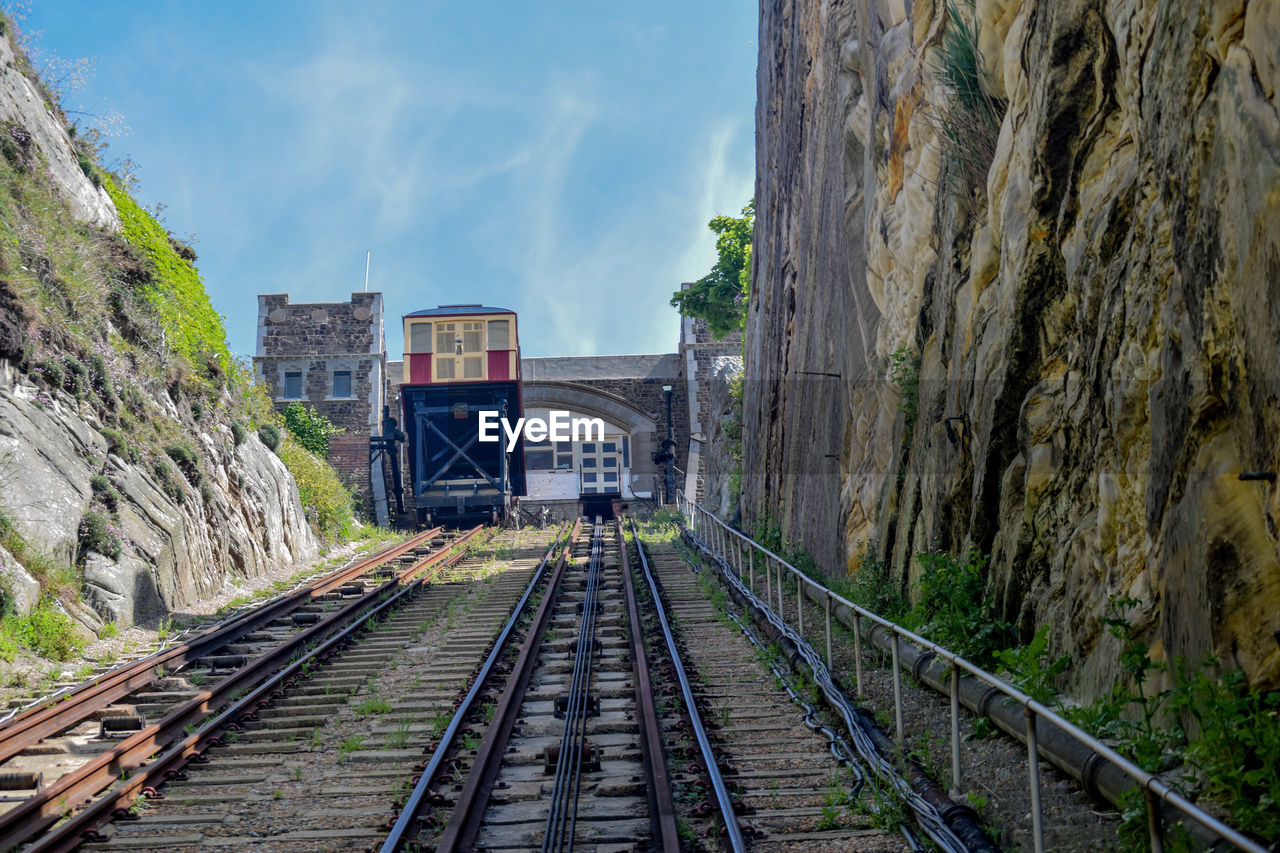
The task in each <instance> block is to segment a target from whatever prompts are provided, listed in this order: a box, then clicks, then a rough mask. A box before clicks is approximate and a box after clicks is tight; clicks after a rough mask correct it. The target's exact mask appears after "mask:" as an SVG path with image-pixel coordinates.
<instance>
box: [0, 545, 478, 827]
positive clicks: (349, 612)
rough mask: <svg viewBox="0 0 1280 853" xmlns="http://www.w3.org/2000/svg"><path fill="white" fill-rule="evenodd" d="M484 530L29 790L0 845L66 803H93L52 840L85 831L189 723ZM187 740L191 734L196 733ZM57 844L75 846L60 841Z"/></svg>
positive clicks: (2, 819)
mask: <svg viewBox="0 0 1280 853" xmlns="http://www.w3.org/2000/svg"><path fill="white" fill-rule="evenodd" d="M483 530H484V528H483V527H481V526H477V527H474V528H472V529H471V530H469V531H467V532H466V533H464V534H463V535H462V536H460V537H459V538H458V539H456V540H454V541H453V542H452V543H450V546H449V548H447V549H443V550H440V551H437V552H435V553H433V554H431V555H429V556H427V557H424V558H423V559H422V560H419V561H418V562H417V563H415V564H413V565H412V566H410V567H409V568H407V569H404V570H402V571H400V572H398V573H397V575H396V577H394V578H392V579H390V580H388V581H386V582H385V583H383V584H381V585H379V586H376V587H373V588H372V589H370V590H369V591H368V592H367V593H365V594H364V595H362V596H361V597H360V598H358V599H356V600H354V601H352V602H351V603H349V604H347V605H346V606H344V607H343V608H342V609H340V610H338V611H337V612H336V613H335V614H334V615H333V616H331V617H330V618H328V619H325V620H323V621H321V622H318V623H317V624H315V625H313V626H311V627H310V628H308V629H307V630H305V631H302V632H300V633H298V634H296V635H294V636H293V637H291V638H290V639H289V640H287V641H286V642H284V643H282V644H281V645H279V646H277V647H276V648H274V649H272V650H270V651H268V652H267V653H265V654H263V655H262V656H261V657H259V658H257V659H255V660H253V661H251V662H250V663H249V665H248V666H245V667H242V668H241V669H238V670H236V671H235V672H233V673H231V674H230V675H229V676H227V677H226V678H225V679H224V680H222V681H221V682H219V683H218V684H217V685H215V686H213V687H211V688H209V689H208V690H205V691H203V692H201V693H200V694H198V695H197V696H195V697H193V698H191V699H189V700H188V701H186V702H184V703H183V704H181V705H179V706H177V707H175V708H174V709H172V710H171V711H170V712H169V713H168V714H166V715H165V716H164V717H163V718H161V719H160V720H159V721H157V722H155V723H152V724H151V725H149V726H147V727H145V728H143V729H142V730H141V731H139V732H137V733H135V734H133V735H131V736H130V737H128V738H126V739H125V740H123V741H121V742H120V743H119V744H118V745H117V746H116V747H115V748H114V749H111V750H110V751H108V752H105V753H103V754H101V755H99V756H97V757H96V758H94V759H93V760H91V761H89V762H87V763H85V764H83V765H81V766H80V767H78V768H76V769H75V770H74V771H72V772H71V773H68V774H66V775H65V776H63V777H61V778H60V779H58V780H57V781H56V782H54V783H53V784H52V785H50V786H48V787H47V788H44V789H43V790H41V791H39V792H37V793H36V794H34V795H33V796H31V797H28V798H27V799H26V800H24V801H23V802H22V803H20V804H19V805H18V806H16V807H15V808H13V809H11V810H10V811H7V812H5V813H3V814H0V850H9V849H11V848H13V847H15V846H16V845H18V844H20V843H22V842H24V841H27V840H29V839H31V838H33V837H34V836H36V835H37V834H39V833H40V832H41V831H42V830H44V829H45V828H46V827H48V826H49V825H50V824H52V823H54V822H55V821H57V820H58V819H59V818H60V817H61V816H62V815H63V814H64V813H66V812H67V811H68V810H71V809H74V808H76V807H77V806H78V805H81V804H83V803H89V805H88V806H87V807H86V808H85V809H84V810H83V811H81V812H80V813H79V814H77V815H75V816H74V817H72V818H71V819H70V820H69V821H67V822H66V823H65V824H63V826H60V827H58V828H57V829H56V830H55V831H54V833H53V834H52V835H51V836H46V839H47V838H50V837H53V838H57V839H66V838H67V832H68V831H72V830H67V829H65V827H68V826H70V827H73V828H74V831H75V832H79V831H81V830H83V829H84V828H86V827H87V826H88V823H89V822H90V821H92V820H94V819H96V818H97V817H100V816H101V811H102V809H103V808H111V807H113V806H114V804H115V803H117V802H119V801H120V800H121V799H123V798H125V797H128V796H131V795H132V792H133V791H136V790H138V789H140V788H142V787H144V786H145V785H146V784H148V783H149V782H151V781H154V780H155V778H156V777H158V775H159V774H160V773H161V772H162V771H163V770H164V769H166V768H164V767H162V766H160V765H159V764H158V763H157V762H154V761H149V759H150V758H151V756H153V755H155V754H156V753H157V752H159V751H161V750H165V749H167V748H168V747H169V745H170V744H172V743H174V742H175V741H177V740H179V739H180V738H181V737H182V735H183V734H184V733H185V732H184V728H185V727H186V726H187V725H190V724H196V725H201V726H202V728H201V731H204V730H205V729H204V727H203V724H204V721H205V720H206V718H207V717H208V715H209V714H211V713H216V712H218V710H219V709H220V708H222V706H223V705H225V704H227V703H228V702H236V700H235V697H234V694H235V693H237V692H240V691H246V690H252V689H253V688H254V687H255V686H256V685H258V684H259V683H261V682H262V681H263V680H265V679H268V678H270V673H271V671H272V669H273V668H274V667H278V666H286V665H289V668H290V671H293V667H292V666H291V665H290V660H291V658H293V656H295V655H297V656H299V657H301V656H303V655H305V654H306V652H307V647H308V646H309V645H311V644H313V643H321V642H323V641H324V640H325V638H327V637H328V636H329V635H330V634H331V633H332V632H334V631H336V630H339V629H340V628H341V626H342V625H343V624H344V623H345V622H347V621H348V620H352V619H353V618H354V621H355V625H359V624H361V623H362V622H363V621H364V619H365V618H367V616H368V615H369V614H368V612H367V611H368V609H369V608H368V606H369V604H371V603H374V602H377V601H378V600H379V599H380V598H381V596H382V595H383V594H384V593H386V592H389V591H391V590H392V589H393V588H395V587H398V586H401V585H402V584H403V583H404V582H405V581H406V580H407V579H409V578H411V577H412V576H414V575H416V574H418V573H420V572H422V571H424V570H426V569H430V568H433V567H436V566H437V564H440V563H442V562H445V561H447V560H449V559H450V558H455V557H456V559H454V560H453V562H457V560H460V559H461V558H462V556H464V555H465V551H461V550H459V546H461V545H464V544H466V543H468V542H470V541H471V540H473V539H475V538H476V537H478V536H479V535H480V533H481V532H482V531H483ZM374 609H375V610H380V607H377V606H375V608H374ZM326 647H328V644H326ZM255 695H256V692H255ZM236 707H242V705H241V703H238V702H237V703H236ZM187 740H188V741H189V740H190V738H188V739H187ZM193 751H194V750H193ZM144 765H145V766H144ZM138 768H141V769H140V770H139V769H138ZM130 770H133V771H134V772H133V774H132V775H131V776H129V777H128V778H127V779H126V780H125V781H124V783H123V784H122V785H121V786H120V787H119V788H117V789H116V790H114V791H112V792H110V793H109V794H108V795H107V796H106V797H101V798H99V799H97V800H96V801H92V802H90V801H91V800H92V798H93V797H94V795H96V794H97V793H98V792H99V791H101V790H103V789H104V788H106V787H107V786H109V785H110V784H111V783H112V782H114V781H116V780H117V779H120V778H121V777H122V775H123V774H126V773H128V772H129V771H130ZM105 803H110V804H111V805H104V804H105ZM71 840H72V842H73V843H71V845H70V846H75V844H78V843H79V839H78V837H77V838H73V839H71ZM29 849H30V850H37V849H40V850H44V849H53V848H49V847H47V846H46V841H45V839H41V840H40V841H38V842H37V844H36V845H35V846H33V847H31V848H29ZM57 849H70V848H69V847H66V848H62V847H60V848H57Z"/></svg>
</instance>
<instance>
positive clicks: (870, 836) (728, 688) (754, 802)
mask: <svg viewBox="0 0 1280 853" xmlns="http://www.w3.org/2000/svg"><path fill="white" fill-rule="evenodd" d="M641 547H643V549H644V550H645V552H646V553H645V554H644V558H643V559H637V560H636V561H633V562H634V563H635V564H636V565H637V568H639V569H641V570H642V571H647V572H649V573H651V575H652V579H653V581H654V584H655V588H656V589H657V590H658V591H659V595H660V597H661V600H662V601H663V603H664V606H665V608H666V610H667V613H668V615H669V617H670V618H671V620H672V621H673V622H674V623H675V624H676V625H677V626H678V636H679V646H680V647H681V648H682V649H683V650H684V651H683V657H684V658H685V665H686V667H687V669H688V676H689V681H690V682H691V687H692V694H693V701H694V703H695V704H696V707H697V709H698V711H699V713H700V716H701V718H702V721H703V724H704V725H705V726H706V728H707V729H708V733H709V737H710V740H711V744H712V749H713V750H714V755H715V757H716V761H717V762H718V763H719V766H720V768H721V776H722V778H723V780H724V783H725V787H726V788H727V789H728V791H729V792H730V793H731V797H732V801H733V806H732V812H733V813H734V819H735V821H736V823H737V826H738V829H739V831H740V833H741V835H742V836H743V838H744V842H743V844H744V846H746V847H748V848H749V849H752V850H762V851H783V850H851V851H852V850H858V851H898V850H907V849H910V848H909V846H908V845H907V844H906V843H905V841H904V839H903V836H902V835H901V834H900V833H898V832H895V831H893V830H889V829H886V828H883V827H877V826H875V825H874V824H875V823H876V818H875V817H874V816H873V813H874V811H875V810H876V808H877V807H878V806H877V803H876V801H875V799H874V798H873V795H872V793H871V791H870V790H867V789H866V788H865V787H864V786H862V785H860V784H858V782H857V781H856V775H855V774H853V773H851V772H850V769H849V767H848V766H847V765H846V764H844V763H842V762H841V761H840V760H838V759H837V757H836V755H835V751H834V750H833V745H832V741H831V739H830V738H828V737H827V736H825V735H824V734H823V733H822V732H821V731H819V730H815V729H814V728H811V727H809V726H806V725H805V724H803V723H802V722H801V717H802V716H803V715H805V714H809V713H811V712H812V711H813V708H812V706H811V705H808V704H807V703H803V704H802V703H801V702H802V697H801V696H799V695H797V696H794V697H793V695H792V694H798V693H799V691H797V690H795V689H794V688H792V690H791V692H789V691H788V689H787V687H786V685H785V684H784V683H782V682H781V680H780V676H781V672H780V670H778V669H777V668H776V667H773V666H772V665H771V662H770V660H769V656H768V653H767V651H765V650H764V649H762V647H761V646H759V645H756V644H753V643H752V641H751V640H749V639H748V637H747V635H746V634H745V633H744V631H743V629H742V626H741V625H740V624H738V623H735V622H733V621H731V620H729V619H727V618H726V617H725V616H724V615H723V610H722V608H724V607H725V606H726V605H727V602H725V601H723V600H721V599H719V598H718V597H716V596H714V594H713V593H712V592H711V591H709V590H708V589H707V588H706V587H704V585H703V583H702V582H701V581H700V579H699V576H698V575H697V574H696V573H695V572H694V571H693V569H692V568H691V567H690V566H689V564H688V563H687V562H686V561H685V559H684V558H683V557H682V556H681V555H680V553H679V552H678V551H677V550H676V548H675V547H674V546H672V545H670V544H668V543H657V544H651V545H644V546H641ZM680 696H681V694H680V693H677V692H675V691H674V690H671V691H669V692H668V693H667V696H666V700H667V701H668V702H673V701H680V700H679V699H678V697H680ZM797 700H801V702H798V701H797ZM681 722H682V721H681V720H678V719H677V720H672V719H670V718H668V724H667V726H666V728H665V730H664V736H665V738H666V739H667V742H668V751H669V752H673V753H674V752H679V751H682V750H686V749H687V748H686V742H687V741H688V726H687V725H681V724H680V723H681ZM703 766H705V764H704V765H703ZM700 769H701V768H700V767H696V766H693V765H690V766H688V767H687V768H686V769H685V771H684V772H682V773H681V774H680V775H679V776H677V777H676V779H675V780H674V781H676V783H677V784H678V785H679V786H680V788H681V790H682V793H683V794H684V796H683V797H682V801H683V802H684V803H685V806H684V807H683V809H682V811H683V817H684V819H685V821H686V824H687V825H689V826H693V827H696V828H697V830H696V832H694V833H693V834H695V835H699V836H704V837H706V836H716V835H718V834H722V832H723V830H722V828H721V826H716V825H713V824H712V821H711V815H710V812H711V806H712V804H713V802H714V797H713V792H712V791H711V790H710V789H709V786H708V785H707V784H706V783H705V782H704V781H703V780H702V778H701V777H700V773H699V772H697V771H699V770H700ZM691 770H692V771H695V772H689V771H691ZM720 821H721V822H722V821H723V813H722V814H721V815H720Z"/></svg>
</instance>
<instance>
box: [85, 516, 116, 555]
mask: <svg viewBox="0 0 1280 853" xmlns="http://www.w3.org/2000/svg"><path fill="white" fill-rule="evenodd" d="M90 551H93V552H94V553H96V554H101V555H103V556H104V557H110V558H111V559H113V560H119V559H120V553H121V545H120V537H119V536H117V535H116V529H115V527H114V525H112V523H111V520H110V519H109V518H107V517H106V516H105V515H103V514H102V513H100V512H97V511H95V510H89V511H88V512H86V513H85V514H84V518H82V519H81V520H80V561H81V562H83V561H84V556H85V555H86V554H88V553H89V552H90Z"/></svg>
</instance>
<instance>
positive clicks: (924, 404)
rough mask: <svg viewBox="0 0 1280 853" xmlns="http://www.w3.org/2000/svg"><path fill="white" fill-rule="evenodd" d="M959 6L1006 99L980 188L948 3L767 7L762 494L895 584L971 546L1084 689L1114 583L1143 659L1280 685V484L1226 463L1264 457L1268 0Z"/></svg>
mask: <svg viewBox="0 0 1280 853" xmlns="http://www.w3.org/2000/svg"><path fill="white" fill-rule="evenodd" d="M968 9H969V7H968V6H966V5H965V4H963V3H962V4H959V10H960V13H961V15H962V17H964V18H965V19H966V20H968V21H969V23H970V26H972V27H973V30H974V32H975V35H976V41H977V44H978V47H979V49H980V55H979V63H980V65H981V69H982V73H983V76H984V79H985V80H986V83H987V88H988V90H989V91H990V92H991V93H992V94H993V95H994V96H997V97H1003V98H1006V99H1007V108H1006V109H1005V110H1004V113H1003V119H1002V121H1001V122H1000V125H999V130H998V137H997V138H996V139H995V140H994V145H993V148H994V153H993V155H990V156H989V161H988V160H984V162H983V163H982V170H981V171H982V173H983V174H984V177H985V185H981V182H979V184H980V185H979V186H976V187H969V186H965V185H964V184H963V181H959V180H957V177H958V176H959V173H960V172H962V171H963V170H961V169H960V168H958V166H959V163H958V158H957V152H956V149H955V146H954V145H952V144H949V143H948V141H947V139H946V133H945V127H946V121H945V117H946V116H948V115H949V113H948V110H949V109H951V107H950V106H949V104H950V103H951V102H952V100H953V99H954V98H955V94H954V92H952V91H950V90H949V89H948V87H946V86H945V85H943V83H942V79H943V75H942V74H941V72H940V69H941V67H942V65H943V64H944V62H945V60H944V59H943V57H942V45H943V41H944V38H945V37H946V35H945V34H946V32H947V28H948V27H950V26H954V22H949V15H948V11H947V6H946V4H945V3H944V2H943V0H917V2H914V3H912V2H910V0H854V2H844V3H839V2H813V3H809V2H787V0H766V1H765V2H764V3H763V4H762V19H761V38H760V45H761V56H760V64H759V71H758V74H759V100H758V107H757V110H758V112H757V139H758V146H759V147H758V157H757V197H756V209H757V226H756V234H755V259H756V267H755V271H754V280H753V293H752V299H751V305H750V313H749V316H748V329H747V365H748V366H747V369H748V377H747V378H748V381H747V391H746V433H745V444H744V504H745V508H746V512H747V518H748V522H751V521H753V520H756V519H760V518H763V517H764V516H766V515H772V516H775V517H779V516H780V520H781V521H782V523H783V527H784V531H786V532H787V534H788V535H789V536H790V537H791V538H792V539H794V540H796V541H798V542H800V543H801V544H803V545H804V546H805V547H806V548H807V549H808V550H809V551H810V552H811V553H812V554H814V555H815V557H817V558H818V559H819V561H820V562H821V563H824V564H826V565H839V564H840V562H841V561H850V559H851V555H852V554H854V553H856V551H857V550H858V549H859V547H860V546H861V544H862V543H863V542H866V541H868V540H870V541H873V542H874V543H876V548H877V549H879V551H880V552H881V553H882V554H883V555H885V556H887V557H890V558H891V559H892V562H893V564H894V565H895V567H897V569H898V570H899V572H900V573H902V574H903V576H904V582H909V580H910V579H911V577H910V574H911V572H912V571H914V567H913V566H912V563H913V560H912V559H911V555H912V554H914V553H916V552H919V551H923V550H927V549H931V548H942V549H946V550H952V551H962V550H964V549H967V548H970V547H975V548H978V549H980V550H982V551H987V552H990V553H991V554H992V564H991V573H992V575H991V582H992V584H993V585H994V589H995V590H996V593H997V596H998V599H999V601H1000V603H1001V606H1002V607H1003V609H1004V611H1005V614H1006V615H1007V616H1008V617H1009V618H1011V619H1014V620H1015V621H1016V622H1017V624H1018V625H1019V627H1020V629H1021V630H1022V632H1023V634H1024V636H1028V635H1029V634H1030V632H1031V631H1032V630H1034V627H1035V626H1036V625H1039V624H1044V623H1048V624H1051V625H1052V626H1053V640H1054V643H1055V645H1056V646H1057V647H1058V649H1060V650H1061V651H1062V652H1066V653H1070V654H1071V655H1072V658H1073V660H1074V661H1075V662H1076V664H1077V665H1076V667H1074V668H1073V679H1074V682H1075V684H1074V685H1073V686H1074V687H1075V689H1076V690H1077V692H1079V693H1081V694H1083V695H1084V696H1086V697H1087V696H1089V695H1091V694H1093V693H1096V692H1097V691H1098V690H1100V689H1102V688H1103V687H1104V686H1105V685H1107V684H1109V683H1110V681H1111V680H1112V678H1113V677H1114V675H1115V673H1114V671H1113V668H1114V667H1115V663H1114V661H1115V654H1114V651H1115V650H1114V649H1113V648H1111V647H1110V646H1109V645H1108V643H1109V642H1110V640H1109V639H1108V638H1106V637H1104V636H1103V632H1102V631H1101V630H1100V623H1099V618H1100V616H1102V615H1103V613H1104V610H1105V607H1106V602H1107V601H1108V599H1109V598H1110V597H1112V596H1132V597H1134V598H1138V599H1141V600H1142V601H1143V602H1144V605H1143V608H1142V610H1141V613H1140V614H1139V615H1138V621H1139V623H1140V624H1141V625H1143V626H1144V627H1146V628H1147V629H1148V631H1149V636H1150V638H1151V640H1152V642H1153V646H1154V649H1155V653H1156V654H1157V655H1160V654H1163V655H1167V656H1170V657H1174V656H1180V657H1183V658H1186V659H1187V660H1189V661H1198V660H1199V659H1201V658H1202V657H1203V656H1204V655H1205V654H1206V653H1210V652H1215V653H1217V654H1219V655H1221V656H1222V658H1223V660H1224V662H1226V663H1229V664H1234V665H1238V666H1240V667H1241V668H1243V669H1244V671H1245V672H1246V673H1247V674H1248V675H1249V677H1250V679H1251V680H1252V681H1253V682H1254V683H1255V684H1259V685H1275V684H1277V683H1280V646H1278V643H1277V639H1276V637H1277V636H1280V634H1277V631H1278V630H1280V535H1278V531H1277V524H1278V523H1280V494H1277V491H1276V482H1275V481H1274V479H1273V480H1244V481H1242V480H1241V479H1240V477H1239V475H1240V474H1241V472H1242V471H1266V472H1269V473H1271V474H1274V473H1275V472H1276V471H1277V469H1278V468H1280V402H1278V400H1277V394H1278V393H1280V392H1278V390H1277V389H1278V388H1280V385H1278V384H1277V381H1276V380H1277V373H1278V372H1280V361H1278V360H1277V358H1276V351H1277V347H1278V346H1280V298H1277V297H1278V296H1280V293H1278V292H1277V282H1278V281H1280V116H1278V113H1277V100H1276V88H1277V84H1280V4H1276V3H1250V4H1246V3H1245V2H1244V0H1223V2H1209V0H1203V2H1193V3H1172V2H1140V0H1113V2H1105V3H1104V2H1090V0H1054V1H1053V2H1049V0H976V3H974V4H973V9H972V13H970V12H969V10H968ZM965 153H966V152H963V151H961V152H960V155H961V158H962V157H963V156H964V155H965ZM970 156H972V155H970ZM894 352H902V353H906V354H908V355H910V354H918V355H919V356H920V365H921V366H920V371H919V378H920V384H919V396H918V401H916V402H913V401H908V403H909V405H907V406H900V405H899V404H900V401H901V400H900V391H901V387H902V386H903V385H904V384H906V383H894V382H892V381H890V380H889V376H890V364H889V359H890V355H891V354H892V353H894ZM817 374H838V377H832V376H826V375H817ZM902 408H906V409H913V408H914V410H915V412H916V414H915V417H914V422H913V424H912V429H911V430H910V432H909V433H908V431H907V430H906V426H907V424H908V418H907V417H905V416H904V414H903V413H902V412H901V411H900V409H902ZM827 453H831V454H833V456H832V457H830V458H828V457H826V456H825V454H827ZM780 508H781V509H780Z"/></svg>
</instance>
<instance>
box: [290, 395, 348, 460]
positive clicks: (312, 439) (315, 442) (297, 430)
mask: <svg viewBox="0 0 1280 853" xmlns="http://www.w3.org/2000/svg"><path fill="white" fill-rule="evenodd" d="M284 426H285V429H287V430H289V433H290V434H291V435H292V436H293V437H294V438H295V439H297V441H298V444H301V445H302V446H303V447H305V448H306V449H307V450H310V451H311V452H312V453H314V454H315V455H316V456H319V457H320V458H321V459H325V458H327V457H328V455H329V436H331V435H337V434H338V433H340V432H342V430H341V429H339V428H338V427H336V426H334V425H333V422H332V421H330V420H329V419H328V418H326V417H325V416H324V415H322V414H320V413H319V412H317V411H316V410H315V409H308V408H307V407H306V406H304V405H302V404H301V403H299V402H296V401H295V402H293V403H290V404H289V405H288V406H285V409H284Z"/></svg>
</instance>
